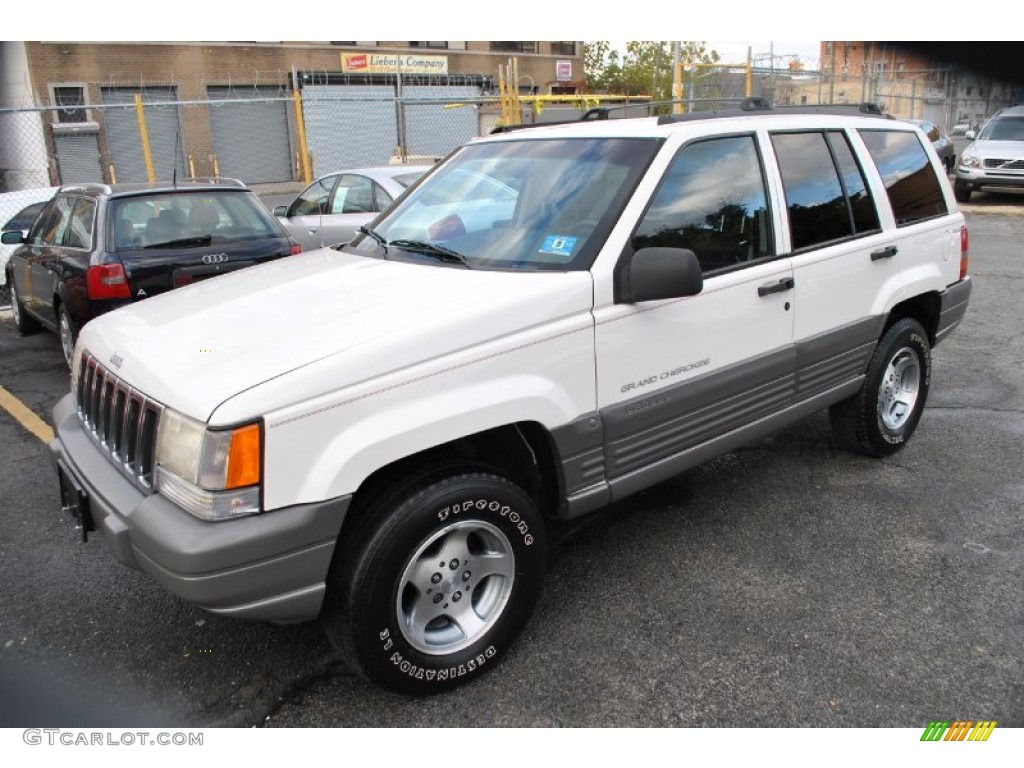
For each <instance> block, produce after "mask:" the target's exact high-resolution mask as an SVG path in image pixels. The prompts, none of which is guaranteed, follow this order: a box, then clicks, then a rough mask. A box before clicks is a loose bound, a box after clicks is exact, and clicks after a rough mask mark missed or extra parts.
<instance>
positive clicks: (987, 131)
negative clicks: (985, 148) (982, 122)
mask: <svg viewBox="0 0 1024 768" xmlns="http://www.w3.org/2000/svg"><path fill="white" fill-rule="evenodd" d="M978 138H979V139H993V140H995V141H1024V117H997V118H996V119H995V120H991V121H989V124H988V125H986V126H985V127H984V129H982V131H981V135H980V136H978Z"/></svg>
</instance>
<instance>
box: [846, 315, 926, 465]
mask: <svg viewBox="0 0 1024 768" xmlns="http://www.w3.org/2000/svg"><path fill="white" fill-rule="evenodd" d="M931 371H932V358H931V345H930V344H929V342H928V335H927V334H926V333H925V330H924V328H922V327H921V324H920V323H919V322H917V321H916V320H912V319H910V318H903V319H901V320H898V321H896V322H895V323H894V324H893V325H892V326H890V328H889V329H888V330H887V331H886V332H885V334H884V335H883V336H882V339H881V340H880V341H879V342H878V346H877V347H876V348H875V353H874V355H873V356H872V358H871V363H870V364H869V365H868V371H867V376H866V377H865V379H864V384H863V386H862V387H861V389H860V392H858V393H857V394H856V395H854V396H853V397H851V398H849V399H848V400H844V401H843V402H841V403H838V404H836V405H834V406H832V408H831V409H830V410H829V416H830V418H831V421H832V431H833V432H834V433H835V435H836V437H837V438H838V440H839V442H840V443H841V444H842V445H843V447H844V448H847V449H849V450H852V451H855V452H857V453H864V454H867V455H868V456H889V455H891V454H893V453H896V451H898V450H899V449H900V448H902V447H903V446H904V445H905V444H906V442H907V440H909V439H910V436H911V435H912V434H913V433H914V430H915V429H916V427H917V423H918V421H920V419H921V412H922V411H923V410H924V406H925V401H926V400H927V399H928V387H929V385H930V383H931Z"/></svg>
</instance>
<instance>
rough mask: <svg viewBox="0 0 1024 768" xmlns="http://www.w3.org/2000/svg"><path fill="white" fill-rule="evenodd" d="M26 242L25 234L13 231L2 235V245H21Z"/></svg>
mask: <svg viewBox="0 0 1024 768" xmlns="http://www.w3.org/2000/svg"><path fill="white" fill-rule="evenodd" d="M24 242H25V233H24V232H19V231H18V230H16V229H12V230H10V231H9V232H4V233H3V234H2V235H0V243H3V244H4V245H21V244H22V243H24Z"/></svg>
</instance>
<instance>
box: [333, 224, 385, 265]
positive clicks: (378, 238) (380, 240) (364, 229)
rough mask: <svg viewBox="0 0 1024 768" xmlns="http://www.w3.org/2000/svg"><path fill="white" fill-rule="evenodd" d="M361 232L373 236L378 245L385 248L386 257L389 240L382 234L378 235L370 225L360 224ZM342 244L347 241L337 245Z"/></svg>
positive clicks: (339, 246) (338, 246)
mask: <svg viewBox="0 0 1024 768" xmlns="http://www.w3.org/2000/svg"><path fill="white" fill-rule="evenodd" d="M359 234H361V235H367V236H368V237H372V238H373V240H374V242H376V243H377V245H379V246H380V247H381V248H383V249H384V256H385V257H386V256H387V255H388V241H387V240H385V239H384V238H383V237H381V236H380V235H378V234H377V233H376V232H374V231H373V230H372V229H370V228H369V227H367V226H365V225H363V224H360V225H359ZM342 245H345V243H340V244H339V245H337V246H335V247H336V248H341V246H342Z"/></svg>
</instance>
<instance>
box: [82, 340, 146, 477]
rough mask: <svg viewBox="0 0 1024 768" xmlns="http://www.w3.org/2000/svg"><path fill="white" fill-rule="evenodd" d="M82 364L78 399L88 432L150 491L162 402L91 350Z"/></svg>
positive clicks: (124, 470)
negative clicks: (129, 383)
mask: <svg viewBox="0 0 1024 768" xmlns="http://www.w3.org/2000/svg"><path fill="white" fill-rule="evenodd" d="M81 366H82V373H81V376H80V377H79V380H78V388H77V390H76V392H75V399H76V400H77V405H78V416H79V418H80V419H81V420H82V424H83V426H84V427H85V431H86V434H88V435H89V436H90V437H91V438H92V439H93V441H94V442H95V443H96V444H97V445H98V446H99V447H100V449H101V450H102V451H103V453H105V454H106V455H107V457H108V458H109V459H110V462H111V463H112V464H113V465H114V466H115V467H117V468H118V469H119V470H120V471H121V472H123V473H124V474H125V475H126V476H127V477H128V478H129V479H130V480H131V481H132V482H133V483H135V485H136V486H138V487H139V488H141V489H142V490H144V491H151V490H152V489H153V470H154V458H155V456H154V454H155V450H156V430H157V425H158V424H159V423H160V413H161V411H163V406H162V405H161V404H160V403H158V402H156V401H155V400H150V399H149V398H148V397H146V396H145V395H143V394H142V393H141V392H138V391H137V390H134V389H132V388H131V387H130V386H129V385H128V384H126V383H125V382H124V381H122V380H121V379H120V378H118V376H117V375H116V374H115V373H113V372H112V371H110V370H109V369H107V368H106V367H104V366H103V365H101V364H100V363H99V362H98V361H97V360H96V359H95V358H94V357H93V356H92V355H91V354H89V353H88V352H84V353H83V355H82V362H81Z"/></svg>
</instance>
